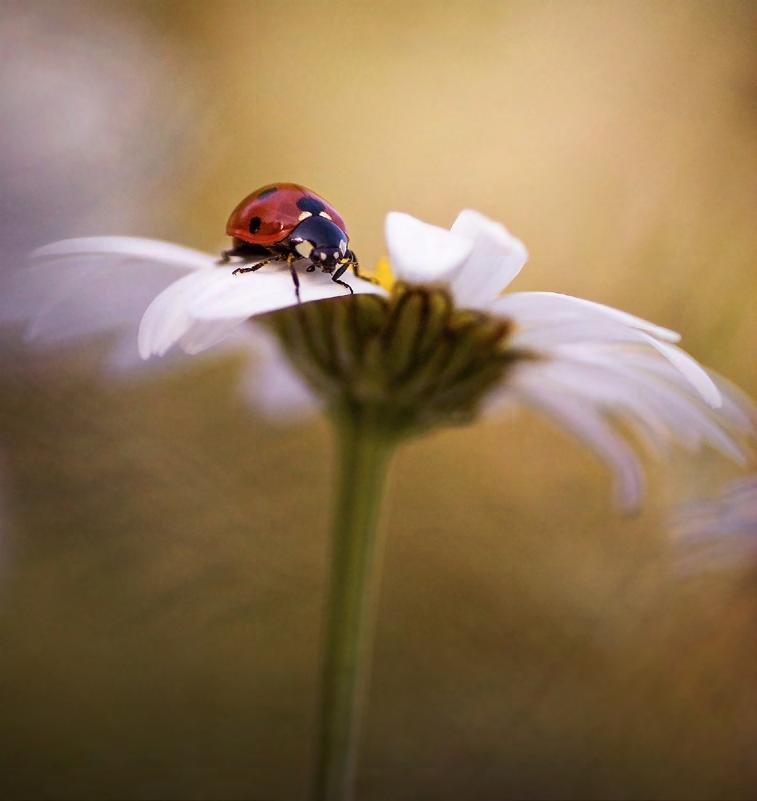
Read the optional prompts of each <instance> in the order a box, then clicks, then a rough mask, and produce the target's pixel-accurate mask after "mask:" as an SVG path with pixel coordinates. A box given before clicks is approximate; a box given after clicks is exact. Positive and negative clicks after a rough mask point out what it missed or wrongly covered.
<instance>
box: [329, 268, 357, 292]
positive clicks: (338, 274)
mask: <svg viewBox="0 0 757 801" xmlns="http://www.w3.org/2000/svg"><path fill="white" fill-rule="evenodd" d="M349 266H350V265H349V262H348V263H347V264H343V265H342V266H341V267H339V269H338V270H336V271H335V272H334V273H333V274H332V275H331V280H332V281H333V282H334V283H335V284H339V285H340V286H343V287H345V288H346V289H349V290H350V295H354V294H355V290H354V289H353V288H352V287H351V286H350V285H349V284H348V283H347V282H346V281H340V280H339V279H340V278H341V276H343V275H344V273H345V271H346V269H347V268H348V267H349Z"/></svg>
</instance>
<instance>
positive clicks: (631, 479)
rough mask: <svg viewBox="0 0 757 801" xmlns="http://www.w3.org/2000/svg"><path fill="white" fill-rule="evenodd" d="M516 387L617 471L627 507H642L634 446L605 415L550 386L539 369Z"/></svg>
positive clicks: (641, 485)
mask: <svg viewBox="0 0 757 801" xmlns="http://www.w3.org/2000/svg"><path fill="white" fill-rule="evenodd" d="M514 391H515V392H516V394H517V395H518V396H519V397H520V398H521V400H522V401H523V402H525V403H526V404H527V405H529V406H531V407H533V408H535V409H536V410H538V411H541V412H543V413H544V414H546V415H547V416H549V417H551V418H552V419H553V420H554V421H555V422H556V423H558V424H559V425H560V426H562V427H563V428H564V429H565V430H566V431H568V433H570V434H572V435H573V436H574V437H576V438H577V439H579V440H581V441H582V442H584V443H585V444H586V445H588V446H589V447H590V448H591V449H592V450H593V451H594V452H595V453H596V454H597V455H598V456H599V457H600V458H601V459H602V460H603V461H604V462H605V463H606V464H607V465H608V466H609V467H610V469H611V470H612V471H613V475H614V476H615V497H616V501H617V503H618V505H619V506H620V507H621V508H622V509H624V510H626V511H629V512H630V511H634V510H635V509H637V508H638V506H639V505H640V503H641V500H642V498H643V496H644V475H643V472H642V470H641V466H640V464H639V461H638V459H637V458H636V455H635V454H634V452H633V450H632V449H631V448H630V446H628V445H627V444H626V443H625V442H624V441H623V439H622V437H621V436H620V435H619V434H618V433H616V432H615V431H613V430H612V428H610V426H609V425H608V424H607V423H606V422H605V421H604V420H603V418H602V415H601V414H599V413H598V412H597V411H595V410H594V409H592V408H591V407H590V406H587V405H586V404H585V403H584V402H582V401H580V400H578V399H576V398H572V397H570V396H564V395H562V394H560V393H558V392H554V391H550V390H549V389H546V388H545V387H544V386H543V385H542V384H541V382H540V381H539V376H538V373H536V372H534V373H528V372H526V373H525V374H524V375H522V376H521V380H519V381H518V383H517V385H514Z"/></svg>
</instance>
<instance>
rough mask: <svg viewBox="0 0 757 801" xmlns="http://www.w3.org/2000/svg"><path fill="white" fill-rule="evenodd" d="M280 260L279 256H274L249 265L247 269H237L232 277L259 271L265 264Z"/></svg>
mask: <svg viewBox="0 0 757 801" xmlns="http://www.w3.org/2000/svg"><path fill="white" fill-rule="evenodd" d="M280 260H281V257H280V256H274V257H273V258H271V259H265V260H264V261H259V262H257V264H250V265H249V266H247V267H237V269H236V270H234V272H233V273H232V275H240V274H241V273H254V272H255V270H259V269H260V268H261V267H263V266H264V265H265V264H270V263H271V262H272V261H280ZM222 263H223V262H219V264H222Z"/></svg>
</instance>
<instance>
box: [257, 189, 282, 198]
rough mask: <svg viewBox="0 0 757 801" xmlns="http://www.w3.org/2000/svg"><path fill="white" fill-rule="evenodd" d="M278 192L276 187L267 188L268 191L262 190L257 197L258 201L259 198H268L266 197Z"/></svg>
mask: <svg viewBox="0 0 757 801" xmlns="http://www.w3.org/2000/svg"><path fill="white" fill-rule="evenodd" d="M278 191H279V188H278V186H271V187H269V188H268V189H264V190H263V191H262V192H261V193H260V194H259V195H258V200H260V199H261V198H264V197H268V195H272V194H273V193H274V192H278Z"/></svg>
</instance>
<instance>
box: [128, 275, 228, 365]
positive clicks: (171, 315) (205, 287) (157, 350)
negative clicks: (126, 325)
mask: <svg viewBox="0 0 757 801" xmlns="http://www.w3.org/2000/svg"><path fill="white" fill-rule="evenodd" d="M230 277H231V268H218V269H215V270H199V271H198V272H194V273H190V275H185V276H184V277H183V278H180V279H179V280H178V281H175V282H174V283H173V284H171V285H170V286H169V287H167V288H166V289H164V290H163V292H161V293H160V294H159V295H158V296H157V297H156V298H155V299H154V300H153V301H152V303H151V304H150V305H149V306H148V307H147V310H146V311H145V313H144V316H143V317H142V321H141V323H140V325H139V336H138V345H139V353H140V355H141V356H142V358H143V359H147V358H149V357H150V356H153V355H155V356H162V355H163V354H164V353H166V352H167V351H168V350H169V349H170V348H171V347H172V346H173V345H175V344H176V343H177V342H178V341H179V340H180V339H181V338H182V337H184V336H185V335H186V334H187V332H188V331H189V329H190V327H191V326H192V323H193V322H194V321H193V318H192V317H191V316H190V314H189V306H190V304H191V303H193V302H195V301H196V300H198V299H199V298H202V297H203V295H204V294H205V293H207V292H209V291H211V290H212V289H213V288H214V287H215V286H216V285H218V284H219V283H222V282H224V281H225V280H227V279H228V278H230Z"/></svg>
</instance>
